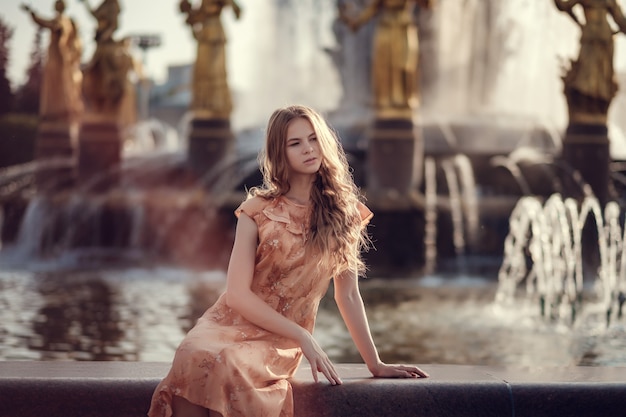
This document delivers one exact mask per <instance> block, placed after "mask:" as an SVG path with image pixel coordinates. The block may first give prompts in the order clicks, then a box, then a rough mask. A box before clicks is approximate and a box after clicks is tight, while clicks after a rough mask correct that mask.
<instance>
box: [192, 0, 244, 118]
mask: <svg viewBox="0 0 626 417" xmlns="http://www.w3.org/2000/svg"><path fill="white" fill-rule="evenodd" d="M226 6H230V7H231V8H232V9H233V12H234V14H235V17H236V18H237V19H239V17H240V15H241V8H240V7H239V5H238V4H237V3H236V2H235V0H202V3H201V4H200V6H198V7H197V8H195V9H194V8H193V7H192V5H191V3H190V2H189V1H188V0H182V1H181V2H180V11H181V12H182V13H184V14H186V15H187V18H186V23H187V24H188V25H189V26H190V28H191V30H192V33H193V36H194V38H195V39H196V41H197V43H198V49H197V56H196V61H195V64H194V68H193V81H192V88H191V91H192V101H191V110H192V111H193V113H194V114H195V115H196V116H201V117H207V118H224V119H228V118H229V117H230V113H231V111H232V100H231V94H230V89H229V87H228V77H227V71H226V35H225V33H224V28H223V26H222V22H221V19H220V16H221V13H222V9H223V8H224V7H226Z"/></svg>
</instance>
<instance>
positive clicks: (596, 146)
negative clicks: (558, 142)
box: [562, 123, 611, 205]
mask: <svg viewBox="0 0 626 417" xmlns="http://www.w3.org/2000/svg"><path fill="white" fill-rule="evenodd" d="M562 159H563V160H564V162H565V163H567V164H568V165H569V166H570V167H572V168H573V169H575V170H577V171H578V172H580V174H581V176H582V179H583V180H584V181H585V182H586V183H588V184H589V185H590V186H591V189H592V190H593V192H594V194H595V196H596V197H597V198H598V200H599V201H600V203H601V204H602V205H604V204H605V203H606V202H607V201H608V200H609V197H610V196H609V163H610V160H611V156H610V152H609V137H608V131H607V127H606V125H603V124H582V123H581V124H577V123H570V125H569V126H568V127H567V131H566V133H565V137H564V139H563V152H562Z"/></svg>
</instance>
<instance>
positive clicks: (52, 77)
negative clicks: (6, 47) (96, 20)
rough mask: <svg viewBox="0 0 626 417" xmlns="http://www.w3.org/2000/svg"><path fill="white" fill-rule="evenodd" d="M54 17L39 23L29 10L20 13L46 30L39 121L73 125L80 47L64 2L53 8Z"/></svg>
mask: <svg viewBox="0 0 626 417" xmlns="http://www.w3.org/2000/svg"><path fill="white" fill-rule="evenodd" d="M54 8H55V10H56V16H54V17H53V18H52V19H49V20H48V19H43V18H42V17H40V16H38V15H37V14H36V13H35V12H34V11H33V10H32V9H31V8H30V7H29V6H27V5H24V4H23V5H22V9H23V10H25V11H27V12H28V13H30V15H31V17H32V19H33V21H34V22H35V23H36V24H37V25H39V26H40V27H42V28H46V29H49V30H50V43H49V46H48V55H47V58H46V63H45V65H44V70H43V80H42V88H41V99H40V107H39V114H40V116H41V118H42V120H49V121H63V122H67V123H68V124H71V123H72V122H74V121H77V119H78V117H79V116H80V113H81V111H82V99H81V94H80V84H81V77H80V75H78V74H80V56H81V54H82V46H81V43H80V37H79V36H78V33H77V27H76V24H75V23H74V21H73V20H72V19H71V18H69V17H67V16H66V15H65V14H64V12H65V2H64V1H63V0H57V1H56V2H55V4H54Z"/></svg>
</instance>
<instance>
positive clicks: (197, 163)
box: [187, 115, 234, 175]
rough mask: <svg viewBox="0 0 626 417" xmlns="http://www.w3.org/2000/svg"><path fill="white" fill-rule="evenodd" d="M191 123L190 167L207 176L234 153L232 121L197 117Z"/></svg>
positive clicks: (188, 154) (188, 149) (188, 150)
mask: <svg viewBox="0 0 626 417" xmlns="http://www.w3.org/2000/svg"><path fill="white" fill-rule="evenodd" d="M190 123H191V126H190V127H191V128H190V131H189V146H188V148H187V152H188V153H187V156H188V161H189V165H190V166H191V168H192V169H193V170H194V171H195V172H196V173H197V174H199V175H202V174H206V173H208V172H211V169H212V168H213V167H215V166H217V164H218V163H219V162H220V161H223V160H224V159H225V158H226V157H228V156H229V155H230V154H231V152H232V149H233V144H234V135H233V132H232V130H231V128H230V120H229V119H227V118H212V117H203V116H200V115H195V116H194V117H193V118H192V119H191V122H190Z"/></svg>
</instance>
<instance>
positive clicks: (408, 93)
mask: <svg viewBox="0 0 626 417" xmlns="http://www.w3.org/2000/svg"><path fill="white" fill-rule="evenodd" d="M415 5H418V6H420V7H424V8H429V7H430V6H431V1H430V0H372V1H371V2H370V3H369V5H368V6H366V7H365V8H363V9H362V10H361V12H360V13H358V14H356V15H354V13H352V12H351V10H349V7H346V6H345V5H342V4H341V5H340V6H339V19H340V20H342V21H343V22H344V23H345V24H346V25H348V27H349V28H350V29H351V30H353V31H356V30H357V29H358V28H360V27H361V26H362V25H363V24H365V23H366V22H368V21H369V20H371V19H373V18H375V17H377V19H378V20H377V23H376V29H375V33H374V40H373V46H372V48H373V49H372V89H373V92H374V107H375V109H376V113H377V117H379V118H396V117H400V118H411V117H412V115H413V113H414V111H415V109H416V108H417V106H418V52H419V45H418V34H417V26H416V24H415V21H414V17H413V9H414V7H415Z"/></svg>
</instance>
